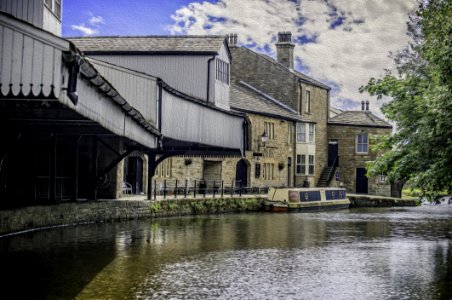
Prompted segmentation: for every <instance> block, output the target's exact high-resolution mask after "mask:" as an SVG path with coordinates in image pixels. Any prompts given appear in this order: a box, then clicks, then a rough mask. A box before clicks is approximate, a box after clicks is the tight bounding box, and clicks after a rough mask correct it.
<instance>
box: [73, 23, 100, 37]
mask: <svg viewBox="0 0 452 300" xmlns="http://www.w3.org/2000/svg"><path fill="white" fill-rule="evenodd" d="M71 28H72V30H76V31H80V32H81V33H82V34H83V35H84V36H90V35H95V34H98V33H99V31H98V30H97V29H95V28H90V27H87V26H85V24H80V25H71Z"/></svg>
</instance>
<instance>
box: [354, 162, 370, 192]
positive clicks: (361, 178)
mask: <svg viewBox="0 0 452 300" xmlns="http://www.w3.org/2000/svg"><path fill="white" fill-rule="evenodd" d="M356 193H357V194H367V193H368V179H367V176H366V169H365V168H356Z"/></svg>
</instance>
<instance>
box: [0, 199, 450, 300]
mask: <svg viewBox="0 0 452 300" xmlns="http://www.w3.org/2000/svg"><path fill="white" fill-rule="evenodd" d="M0 268H1V272H2V281H1V293H2V298H3V299H7V298H4V297H3V296H5V295H13V296H10V299H74V298H75V299H423V300H424V299H451V298H452V205H449V206H447V205H440V206H422V207H412V208H372V209H351V210H340V211H329V212H313V213H292V214H285V213H282V214H270V213H256V214H230V215H213V216H197V217H196V216H195V217H180V218H168V219H160V220H152V221H150V220H143V221H130V222H122V223H108V224H92V225H83V226H78V227H66V228H55V229H51V230H45V231H36V232H30V233H27V234H22V235H18V236H12V237H3V238H0Z"/></svg>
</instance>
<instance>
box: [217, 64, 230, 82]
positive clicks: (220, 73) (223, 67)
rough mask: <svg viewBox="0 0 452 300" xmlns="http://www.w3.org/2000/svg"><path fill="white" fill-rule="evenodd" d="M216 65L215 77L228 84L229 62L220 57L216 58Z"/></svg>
mask: <svg viewBox="0 0 452 300" xmlns="http://www.w3.org/2000/svg"><path fill="white" fill-rule="evenodd" d="M216 67H217V72H216V79H217V80H219V81H222V82H224V83H226V84H228V85H229V64H228V63H227V62H225V61H222V60H221V59H217V60H216Z"/></svg>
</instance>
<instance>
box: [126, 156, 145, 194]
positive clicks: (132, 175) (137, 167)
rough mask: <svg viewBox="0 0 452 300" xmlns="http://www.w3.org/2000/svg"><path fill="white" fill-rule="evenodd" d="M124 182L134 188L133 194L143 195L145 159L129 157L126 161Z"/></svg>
mask: <svg viewBox="0 0 452 300" xmlns="http://www.w3.org/2000/svg"><path fill="white" fill-rule="evenodd" d="M124 181H125V182H127V183H129V184H130V185H131V186H132V193H133V194H141V193H143V192H144V188H143V159H142V158H141V157H139V156H129V157H127V158H126V159H125V160H124Z"/></svg>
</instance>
